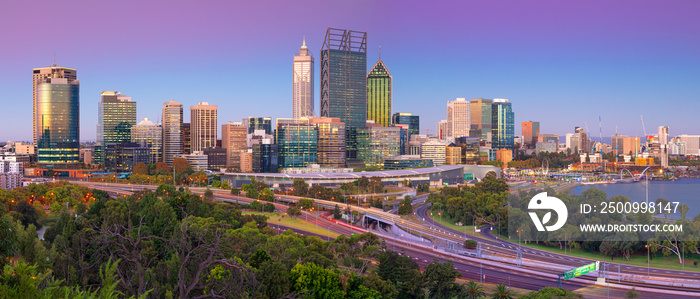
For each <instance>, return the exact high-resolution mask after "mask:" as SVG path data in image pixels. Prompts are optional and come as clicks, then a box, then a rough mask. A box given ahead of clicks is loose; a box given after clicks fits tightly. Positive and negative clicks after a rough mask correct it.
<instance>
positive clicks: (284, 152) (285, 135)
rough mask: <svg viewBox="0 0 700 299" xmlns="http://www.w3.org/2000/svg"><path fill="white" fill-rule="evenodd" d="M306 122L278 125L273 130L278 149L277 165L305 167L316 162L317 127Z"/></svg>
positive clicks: (282, 166) (281, 166)
mask: <svg viewBox="0 0 700 299" xmlns="http://www.w3.org/2000/svg"><path fill="white" fill-rule="evenodd" d="M301 120H306V123H296V124H284V125H279V126H278V127H277V130H275V143H276V144H277V146H278V149H279V167H280V168H290V167H306V166H307V165H309V164H314V163H316V161H317V160H316V159H317V150H318V129H317V128H316V127H315V126H314V125H310V124H308V119H306V118H302V119H301Z"/></svg>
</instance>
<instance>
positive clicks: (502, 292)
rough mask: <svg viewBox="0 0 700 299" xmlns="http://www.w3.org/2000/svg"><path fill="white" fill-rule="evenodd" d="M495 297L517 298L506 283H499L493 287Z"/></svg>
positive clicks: (499, 298) (496, 298)
mask: <svg viewBox="0 0 700 299" xmlns="http://www.w3.org/2000/svg"><path fill="white" fill-rule="evenodd" d="M491 298H493V299H512V298H515V296H514V295H513V291H511V290H510V289H509V288H508V286H506V285H504V284H499V285H497V286H496V287H495V288H494V289H493V296H491Z"/></svg>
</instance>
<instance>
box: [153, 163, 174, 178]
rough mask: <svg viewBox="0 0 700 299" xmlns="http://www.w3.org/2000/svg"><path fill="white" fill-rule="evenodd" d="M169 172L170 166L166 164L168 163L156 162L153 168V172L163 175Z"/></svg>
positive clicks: (170, 170)
mask: <svg viewBox="0 0 700 299" xmlns="http://www.w3.org/2000/svg"><path fill="white" fill-rule="evenodd" d="M171 172H172V169H170V166H168V164H165V162H158V163H156V170H155V173H154V174H158V175H164V174H169V173H171Z"/></svg>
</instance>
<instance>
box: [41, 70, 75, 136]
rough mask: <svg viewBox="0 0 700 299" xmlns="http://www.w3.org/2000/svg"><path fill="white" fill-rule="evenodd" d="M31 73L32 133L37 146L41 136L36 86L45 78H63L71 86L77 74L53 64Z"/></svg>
mask: <svg viewBox="0 0 700 299" xmlns="http://www.w3.org/2000/svg"><path fill="white" fill-rule="evenodd" d="M32 73H33V76H32V108H33V114H32V116H33V117H32V127H33V132H34V145H37V144H38V143H37V142H38V140H39V137H38V136H39V135H40V134H41V133H40V132H39V130H40V128H39V127H38V124H39V121H40V119H39V114H40V111H39V109H38V107H37V105H38V99H39V97H38V91H37V87H38V85H39V84H40V83H43V82H44V79H46V78H65V79H68V83H70V84H73V83H74V82H78V81H77V79H78V75H77V74H78V72H77V71H76V70H75V69H71V68H65V67H57V66H56V64H55V63H54V64H53V66H50V67H43V68H35V69H33V70H32Z"/></svg>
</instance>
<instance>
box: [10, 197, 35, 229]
mask: <svg viewBox="0 0 700 299" xmlns="http://www.w3.org/2000/svg"><path fill="white" fill-rule="evenodd" d="M14 211H15V212H17V213H19V215H20V219H18V220H19V221H21V222H22V225H23V226H24V227H27V225H30V224H34V226H36V227H41V225H39V214H38V213H37V212H36V209H35V208H34V206H32V205H30V204H29V203H28V202H26V201H24V200H20V201H19V203H17V205H16V206H15V208H14Z"/></svg>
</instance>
